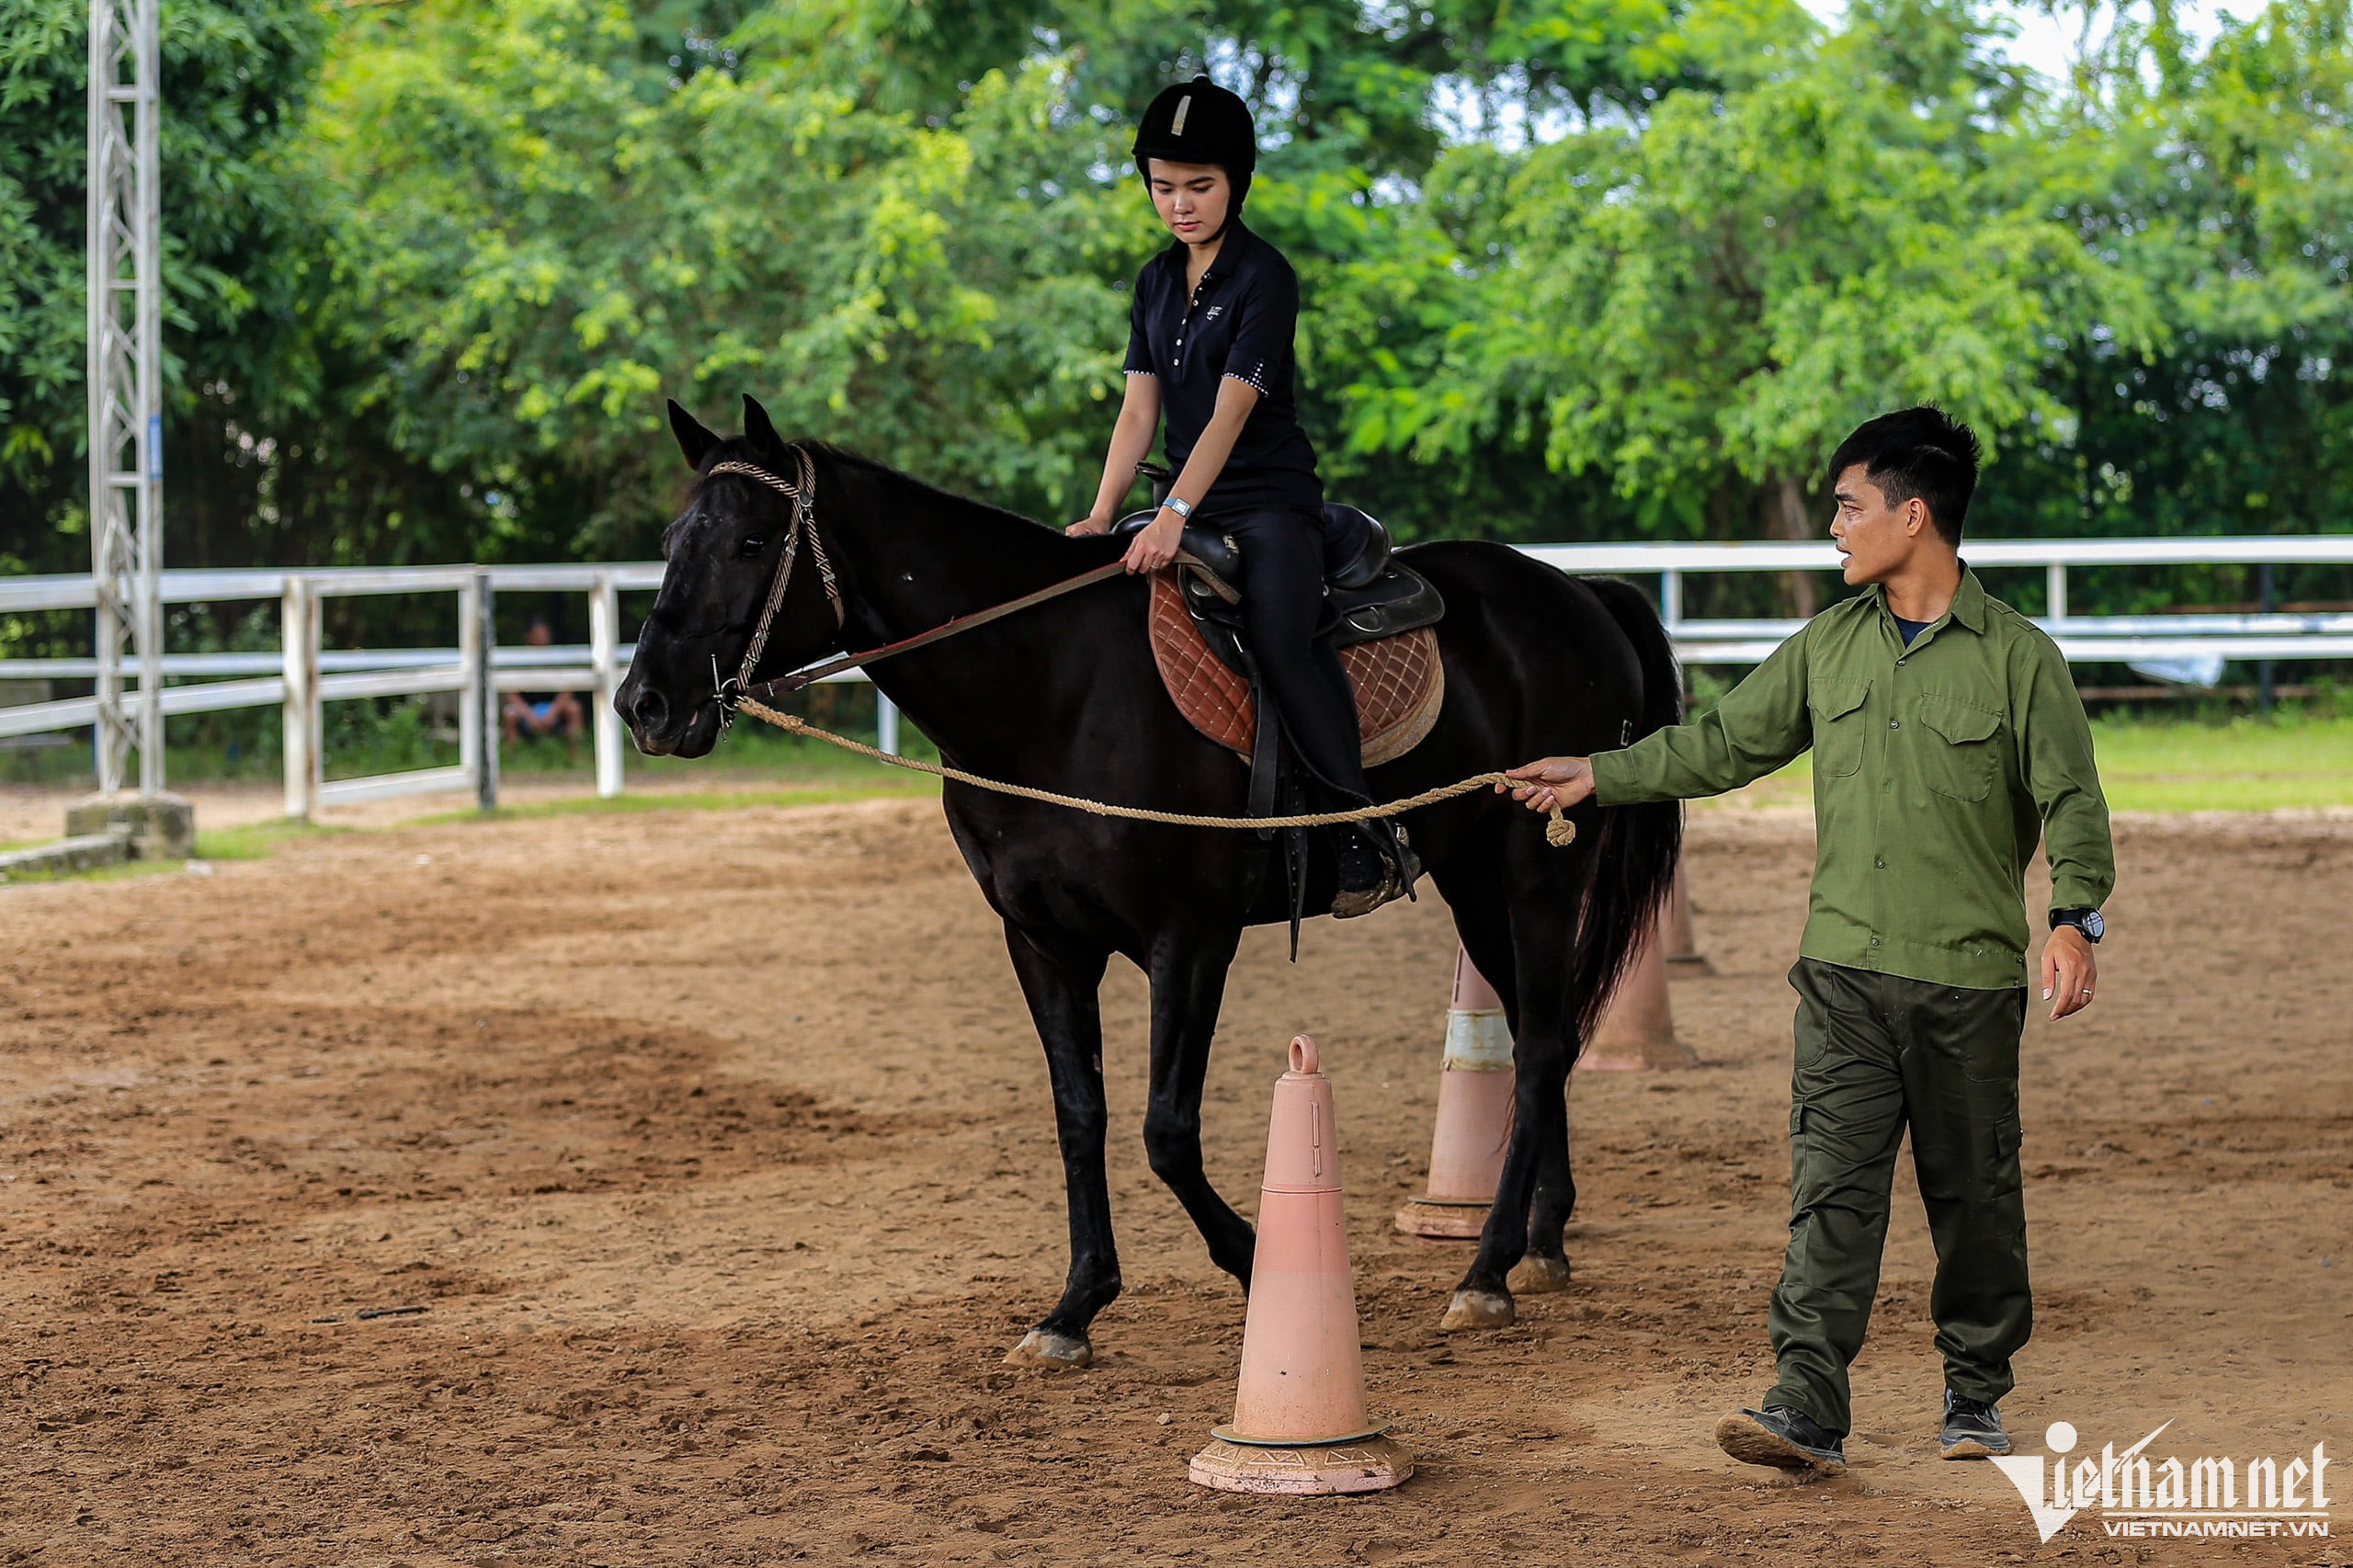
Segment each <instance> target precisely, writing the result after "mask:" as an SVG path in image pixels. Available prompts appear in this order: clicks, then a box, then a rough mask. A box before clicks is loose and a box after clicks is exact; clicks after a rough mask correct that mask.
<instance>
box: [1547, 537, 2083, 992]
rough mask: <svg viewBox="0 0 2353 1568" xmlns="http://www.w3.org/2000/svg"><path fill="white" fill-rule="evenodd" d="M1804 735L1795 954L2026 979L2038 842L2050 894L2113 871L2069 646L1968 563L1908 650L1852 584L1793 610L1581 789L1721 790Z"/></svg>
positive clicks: (1744, 779)
mask: <svg viewBox="0 0 2353 1568" xmlns="http://www.w3.org/2000/svg"><path fill="white" fill-rule="evenodd" d="M1906 721H1912V722H1906ZM1809 747H1811V748H1812V750H1813V811H1814V825H1815V849H1814V872H1813V895H1812V900H1811V908H1810V910H1809V913H1808V915H1807V918H1806V925H1805V935H1804V937H1802V940H1801V941H1800V943H1799V948H1798V950H1799V952H1800V953H1801V954H1802V955H1803V956H1804V957H1807V958H1811V959H1819V960H1822V961H1823V962H1824V963H1835V964H1844V965H1846V966H1847V967H1848V968H1851V969H1865V970H1878V971H1883V972H1885V973H1889V974H1896V975H1902V976H1904V978H1906V979H1911V980H1925V981H1927V982H1929V983H1933V984H1938V985H1954V986H1961V987H1964V988H1971V989H1993V988H2000V987H2006V986H2015V985H2023V984H2025V983H2026V950H2027V941H2028V933H2027V925H2026V911H2025V892H2024V884H2025V876H2026V867H2027V862H2028V860H2029V859H2030V858H2032V856H2033V854H2034V849H2035V844H2036V841H2037V840H2038V839H2040V840H2041V842H2042V844H2043V854H2044V858H2046V859H2047V860H2048V861H2049V862H2050V865H2051V890H2052V891H2051V906H2052V908H2053V909H2097V908H2098V907H2099V906H2100V905H2101V904H2102V903H2105V902H2107V899H2108V895H2109V892H2110V890H2111V889H2113V888H2114V887H2115V885H2116V856H2115V849H2114V846H2113V845H2112V844H2111V842H2110V840H2109V824H2108V802H2107V800H2106V799H2105V798H2104V797H2103V796H2102V794H2101V793H2100V787H2099V776H2098V773H2097V769H2096V768H2095V767H2094V765H2093V758H2092V736H2091V725H2090V723H2089V722H2087V721H2086V718H2085V716H2084V704H2083V699H2082V698H2081V697H2079V696H2078V695H2077V694H2076V691H2075V682H2074V681H2073V680H2072V679H2071V678H2069V676H2068V674H2067V665H2066V661H2065V660H2064V659H2063V658H2062V657H2061V656H2060V653H2059V649H2058V645H2057V644H2055V643H2053V642H2052V641H2051V639H2050V638H2049V637H2047V636H2045V635H2044V634H2043V633H2042V631H2040V629H2039V628H2037V627H2036V626H2035V625H2034V624H2033V623H2032V622H2031V621H2029V620H2028V619H2026V617H2024V616H2022V615H2020V614H2018V611H2016V610H2014V609H2012V608H2010V607H2009V606H2007V605H2006V604H2004V603H2002V602H2001V601H2000V600H1999V599H1996V598H1994V597H1990V596H1989V595H1987V594H1986V592H1985V590H1984V587H1983V586H1982V585H1980V584H1979V583H1978V581H1977V574H1975V573H1973V572H1971V571H1969V570H1967V569H1966V568H1965V567H1964V568H1963V569H1962V572H1961V589H1960V591H1959V592H1958V593H1957V594H1955V595H1954V596H1953V602H1952V608H1950V609H1949V611H1947V612H1946V614H1945V615H1944V616H1943V617H1942V618H1940V619H1938V620H1937V621H1936V622H1935V623H1934V624H1933V625H1931V626H1930V627H1929V628H1928V629H1927V631H1923V632H1921V633H1920V635H1919V636H1918V637H1917V638H1916V639H1915V640H1914V641H1913V642H1912V644H1911V646H1910V647H1909V648H1908V649H1907V648H1906V647H1905V646H1904V640H1903V637H1902V634H1901V633H1900V632H1899V631H1897V629H1896V625H1895V618H1894V617H1893V615H1891V614H1890V613H1889V612H1888V608H1887V602H1886V597H1885V595H1884V594H1883V593H1882V592H1881V589H1880V588H1878V587H1877V586H1873V587H1870V588H1868V589H1866V590H1864V592H1863V593H1861V594H1860V595H1859V596H1858V597H1854V598H1851V599H1848V600H1847V601H1845V602H1844V603H1842V604H1837V605H1834V606H1832V607H1831V608H1828V609H1826V610H1824V611H1823V612H1822V613H1821V614H1820V615H1818V616H1816V617H1814V618H1813V619H1812V620H1810V621H1808V622H1807V623H1806V624H1805V627H1804V628H1803V630H1802V631H1799V632H1798V634H1797V635H1796V636H1794V637H1792V638H1790V640H1789V641H1788V642H1784V643H1782V644H1781V645H1780V647H1779V648H1777V649H1775V650H1774V651H1773V654H1772V656H1771V657H1770V658H1768V659H1767V660H1766V661H1765V662H1764V663H1763V664H1762V665H1758V666H1757V667H1756V670H1755V671H1753V672H1752V673H1751V674H1750V675H1749V676H1748V678H1747V679H1745V680H1744V681H1742V682H1741V683H1740V684H1739V685H1738V686H1736V687H1733V689H1732V690H1731V691H1730V692H1728V693H1726V694H1725V696H1724V699H1723V700H1722V702H1721V703H1719V704H1718V705H1717V707H1716V710H1715V711H1714V712H1712V713H1711V714H1709V715H1708V716H1707V717H1706V718H1704V719H1701V720H1700V721H1699V722H1697V723H1692V724H1683V725H1678V726H1677V727H1675V728H1672V729H1665V730H1660V731H1658V732H1656V733H1653V734H1649V735H1645V736H1643V738H1642V739H1641V740H1639V741H1637V742H1635V743H1634V744H1632V745H1631V746H1628V747H1626V748H1625V749H1624V750H1622V751H1613V752H1604V753H1602V754H1601V755H1599V756H1596V757H1595V758H1594V759H1593V776H1594V783H1595V787H1596V798H1597V800H1598V801H1600V802H1601V803H1602V804H1603V805H1606V806H1615V805H1623V804H1627V803H1630V802H1632V801H1665V800H1684V799H1689V798H1691V797H1693V796H1697V795H1714V794H1721V793H1722V792H1723V791H1724V790H1736V789H1738V788H1740V786H1742V785H1744V784H1746V783H1748V782H1749V781H1750V780H1752V779H1756V778H1763V777H1764V776H1765V775H1766V774H1768V773H1770V772H1772V771H1773V770H1774V769H1776V768H1778V767H1781V766H1782V765H1783V764H1784V763H1786V762H1788V761H1789V760H1790V758H1792V757H1794V756H1797V755H1798V754H1799V753H1801V752H1803V751H1805V750H1807V749H1808V748H1809Z"/></svg>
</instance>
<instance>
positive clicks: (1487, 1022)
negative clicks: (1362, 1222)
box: [1397, 947, 1518, 1241]
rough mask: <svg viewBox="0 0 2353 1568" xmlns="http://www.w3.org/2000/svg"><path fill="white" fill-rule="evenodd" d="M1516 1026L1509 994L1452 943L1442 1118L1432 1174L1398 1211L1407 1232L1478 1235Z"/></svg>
mask: <svg viewBox="0 0 2353 1568" xmlns="http://www.w3.org/2000/svg"><path fill="white" fill-rule="evenodd" d="M1516 1083H1518V1074H1516V1073H1514V1072H1513V1071H1512V1057H1511V1027H1510V1026H1509V1025H1508V1024H1506V1022H1505V1021H1504V1001H1503V998H1502V997H1500V996H1498V995H1496V994H1495V987H1494V986H1492V985H1490V984H1488V983H1487V982H1486V978H1485V977H1484V976H1483V975H1482V974H1481V973H1480V972H1479V971H1477V970H1476V969H1474V968H1473V967H1472V963H1471V955H1470V954H1469V953H1467V952H1464V951H1463V950H1462V949H1461V948H1459V947H1458V948H1456V949H1455V950H1454V1000H1453V1003H1452V1005H1451V1006H1449V1008H1448V1009H1447V1014H1446V1062H1445V1064H1444V1065H1443V1066H1442V1067H1441V1068H1440V1069H1439V1071H1438V1123H1437V1127H1436V1129H1435V1130H1434V1131H1432V1133H1431V1134H1430V1181H1429V1187H1428V1188H1427V1192H1426V1193H1425V1195H1424V1196H1422V1197H1420V1198H1416V1199H1414V1200H1413V1201H1412V1202H1410V1203H1408V1204H1406V1205H1405V1207H1404V1208H1403V1209H1400V1210H1397V1228H1398V1229H1399V1230H1401V1231H1403V1232H1404V1233H1406V1234H1407V1235H1409V1236H1429V1237H1432V1238H1435V1239H1439V1240H1451V1241H1463V1240H1473V1239H1476V1238H1477V1236H1478V1234H1479V1233H1480V1232H1481V1231H1482V1230H1483V1229H1484V1228H1485V1226H1486V1223H1487V1210H1489V1209H1490V1208H1492V1207H1493V1206H1494V1204H1495V1183H1496V1182H1497V1181H1498V1180H1499V1179H1500V1178H1501V1177H1502V1176H1503V1172H1504V1147H1505V1144H1506V1142H1508V1141H1509V1139H1510V1136H1511V1095H1512V1086H1513V1085H1515V1084H1516Z"/></svg>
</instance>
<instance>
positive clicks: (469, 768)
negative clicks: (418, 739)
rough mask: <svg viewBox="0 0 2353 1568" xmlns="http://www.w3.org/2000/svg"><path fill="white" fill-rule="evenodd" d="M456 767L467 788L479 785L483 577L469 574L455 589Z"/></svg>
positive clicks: (480, 784)
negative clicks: (460, 678) (458, 679)
mask: <svg viewBox="0 0 2353 1568" xmlns="http://www.w3.org/2000/svg"><path fill="white" fill-rule="evenodd" d="M458 669H459V672H460V674H461V675H462V676H464V679H465V684H464V685H463V686H461V687H459V688H458V767H460V769H462V770H463V771H464V773H465V776H466V786H467V788H469V789H476V790H478V789H480V788H481V787H482V740H483V709H482V701H481V697H482V681H483V657H482V579H481V578H480V577H479V576H472V577H468V578H467V579H466V582H465V585H464V586H463V587H461V588H460V589H459V590H458Z"/></svg>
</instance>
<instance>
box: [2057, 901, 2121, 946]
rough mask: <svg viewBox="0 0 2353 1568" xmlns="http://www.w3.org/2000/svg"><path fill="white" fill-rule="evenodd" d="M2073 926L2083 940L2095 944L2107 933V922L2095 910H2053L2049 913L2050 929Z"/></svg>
mask: <svg viewBox="0 0 2353 1568" xmlns="http://www.w3.org/2000/svg"><path fill="white" fill-rule="evenodd" d="M2060 926H2074V927H2075V929H2076V930H2078V931H2081V932H2082V933H2083V934H2084V940H2085V941H2086V942H2091V943H2094V944H2097V942H2098V941H2099V939H2100V937H2103V936H2105V935H2106V934H2107V932H2108V922H2107V921H2105V920H2102V919H2101V918H2100V917H2099V911H2098V910H2097V909H2054V910H2052V912H2051V928H2052V930H2053V931H2056V930H2057V929H2059V927H2060Z"/></svg>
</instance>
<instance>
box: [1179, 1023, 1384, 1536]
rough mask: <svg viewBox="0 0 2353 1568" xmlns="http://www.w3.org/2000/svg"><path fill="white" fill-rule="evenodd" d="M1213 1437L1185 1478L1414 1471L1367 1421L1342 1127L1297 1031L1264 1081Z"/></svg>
mask: <svg viewBox="0 0 2353 1568" xmlns="http://www.w3.org/2000/svg"><path fill="white" fill-rule="evenodd" d="M1211 1439H1212V1440H1211V1443H1210V1446H1209V1447H1208V1448H1206V1449H1202V1450H1201V1451H1200V1452H1199V1453H1198V1454H1196V1455H1194V1456H1193V1466H1192V1478H1193V1480H1194V1481H1196V1482H1198V1483H1199V1484H1201V1485H1203V1486H1209V1487H1214V1488H1216V1489H1217V1490H1218V1491H1220V1492H1281V1493H1290V1494H1326V1493H1336V1492H1380V1491H1384V1490H1386V1489H1387V1488H1389V1487H1392V1486H1394V1485H1396V1484H1397V1483H1400V1482H1402V1481H1404V1479H1405V1478H1406V1477H1407V1476H1409V1475H1411V1474H1413V1473H1414V1461H1413V1460H1412V1459H1411V1457H1409V1456H1408V1455H1407V1454H1406V1452H1405V1450H1404V1449H1402V1448H1400V1447H1398V1446H1397V1444H1396V1443H1395V1442H1393V1441H1392V1440H1391V1439H1389V1438H1387V1437H1382V1436H1381V1427H1379V1426H1374V1425H1373V1424H1372V1423H1371V1422H1370V1421H1369V1420H1367V1419H1366V1416H1365V1407H1364V1361H1363V1358H1362V1357H1361V1355H1360V1354H1359V1353H1358V1348H1357V1297H1356V1287H1355V1283H1354V1281H1353V1280H1352V1279H1351V1278H1350V1277H1349V1273H1348V1227H1347V1216H1346V1215H1345V1214H1344V1213H1343V1212H1342V1210H1341V1204H1340V1140H1339V1131H1338V1128H1337V1126H1336V1123H1335V1122H1334V1119H1333V1115H1332V1083H1331V1080H1330V1079H1328V1078H1326V1077H1324V1074H1322V1073H1321V1072H1319V1071H1317V1068H1316V1060H1315V1041H1314V1040H1313V1039H1312V1038H1310V1037H1309V1036H1307V1035H1301V1036H1299V1037H1298V1038H1297V1039H1295V1040H1292V1041H1291V1042H1290V1072H1288V1073H1286V1074H1283V1075H1282V1076H1281V1077H1280V1078H1279V1079H1277V1080H1276V1082H1275V1108H1274V1115H1273V1117H1272V1118H1271V1119H1269V1121H1268V1124H1267V1177H1266V1180H1265V1182H1264V1183H1263V1184H1262V1185H1261V1187H1260V1188H1259V1201H1258V1250H1257V1253H1256V1258H1255V1261H1254V1262H1253V1263H1252V1265H1251V1269H1250V1311H1249V1314H1248V1316H1247V1317H1246V1318H1245V1320H1244V1323H1243V1328H1242V1379H1241V1387H1240V1389H1239V1391H1238V1392H1237V1393H1236V1394H1235V1396H1234V1401H1233V1425H1232V1426H1220V1427H1217V1428H1216V1429H1215V1430H1214V1431H1213V1432H1212V1433H1211Z"/></svg>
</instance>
